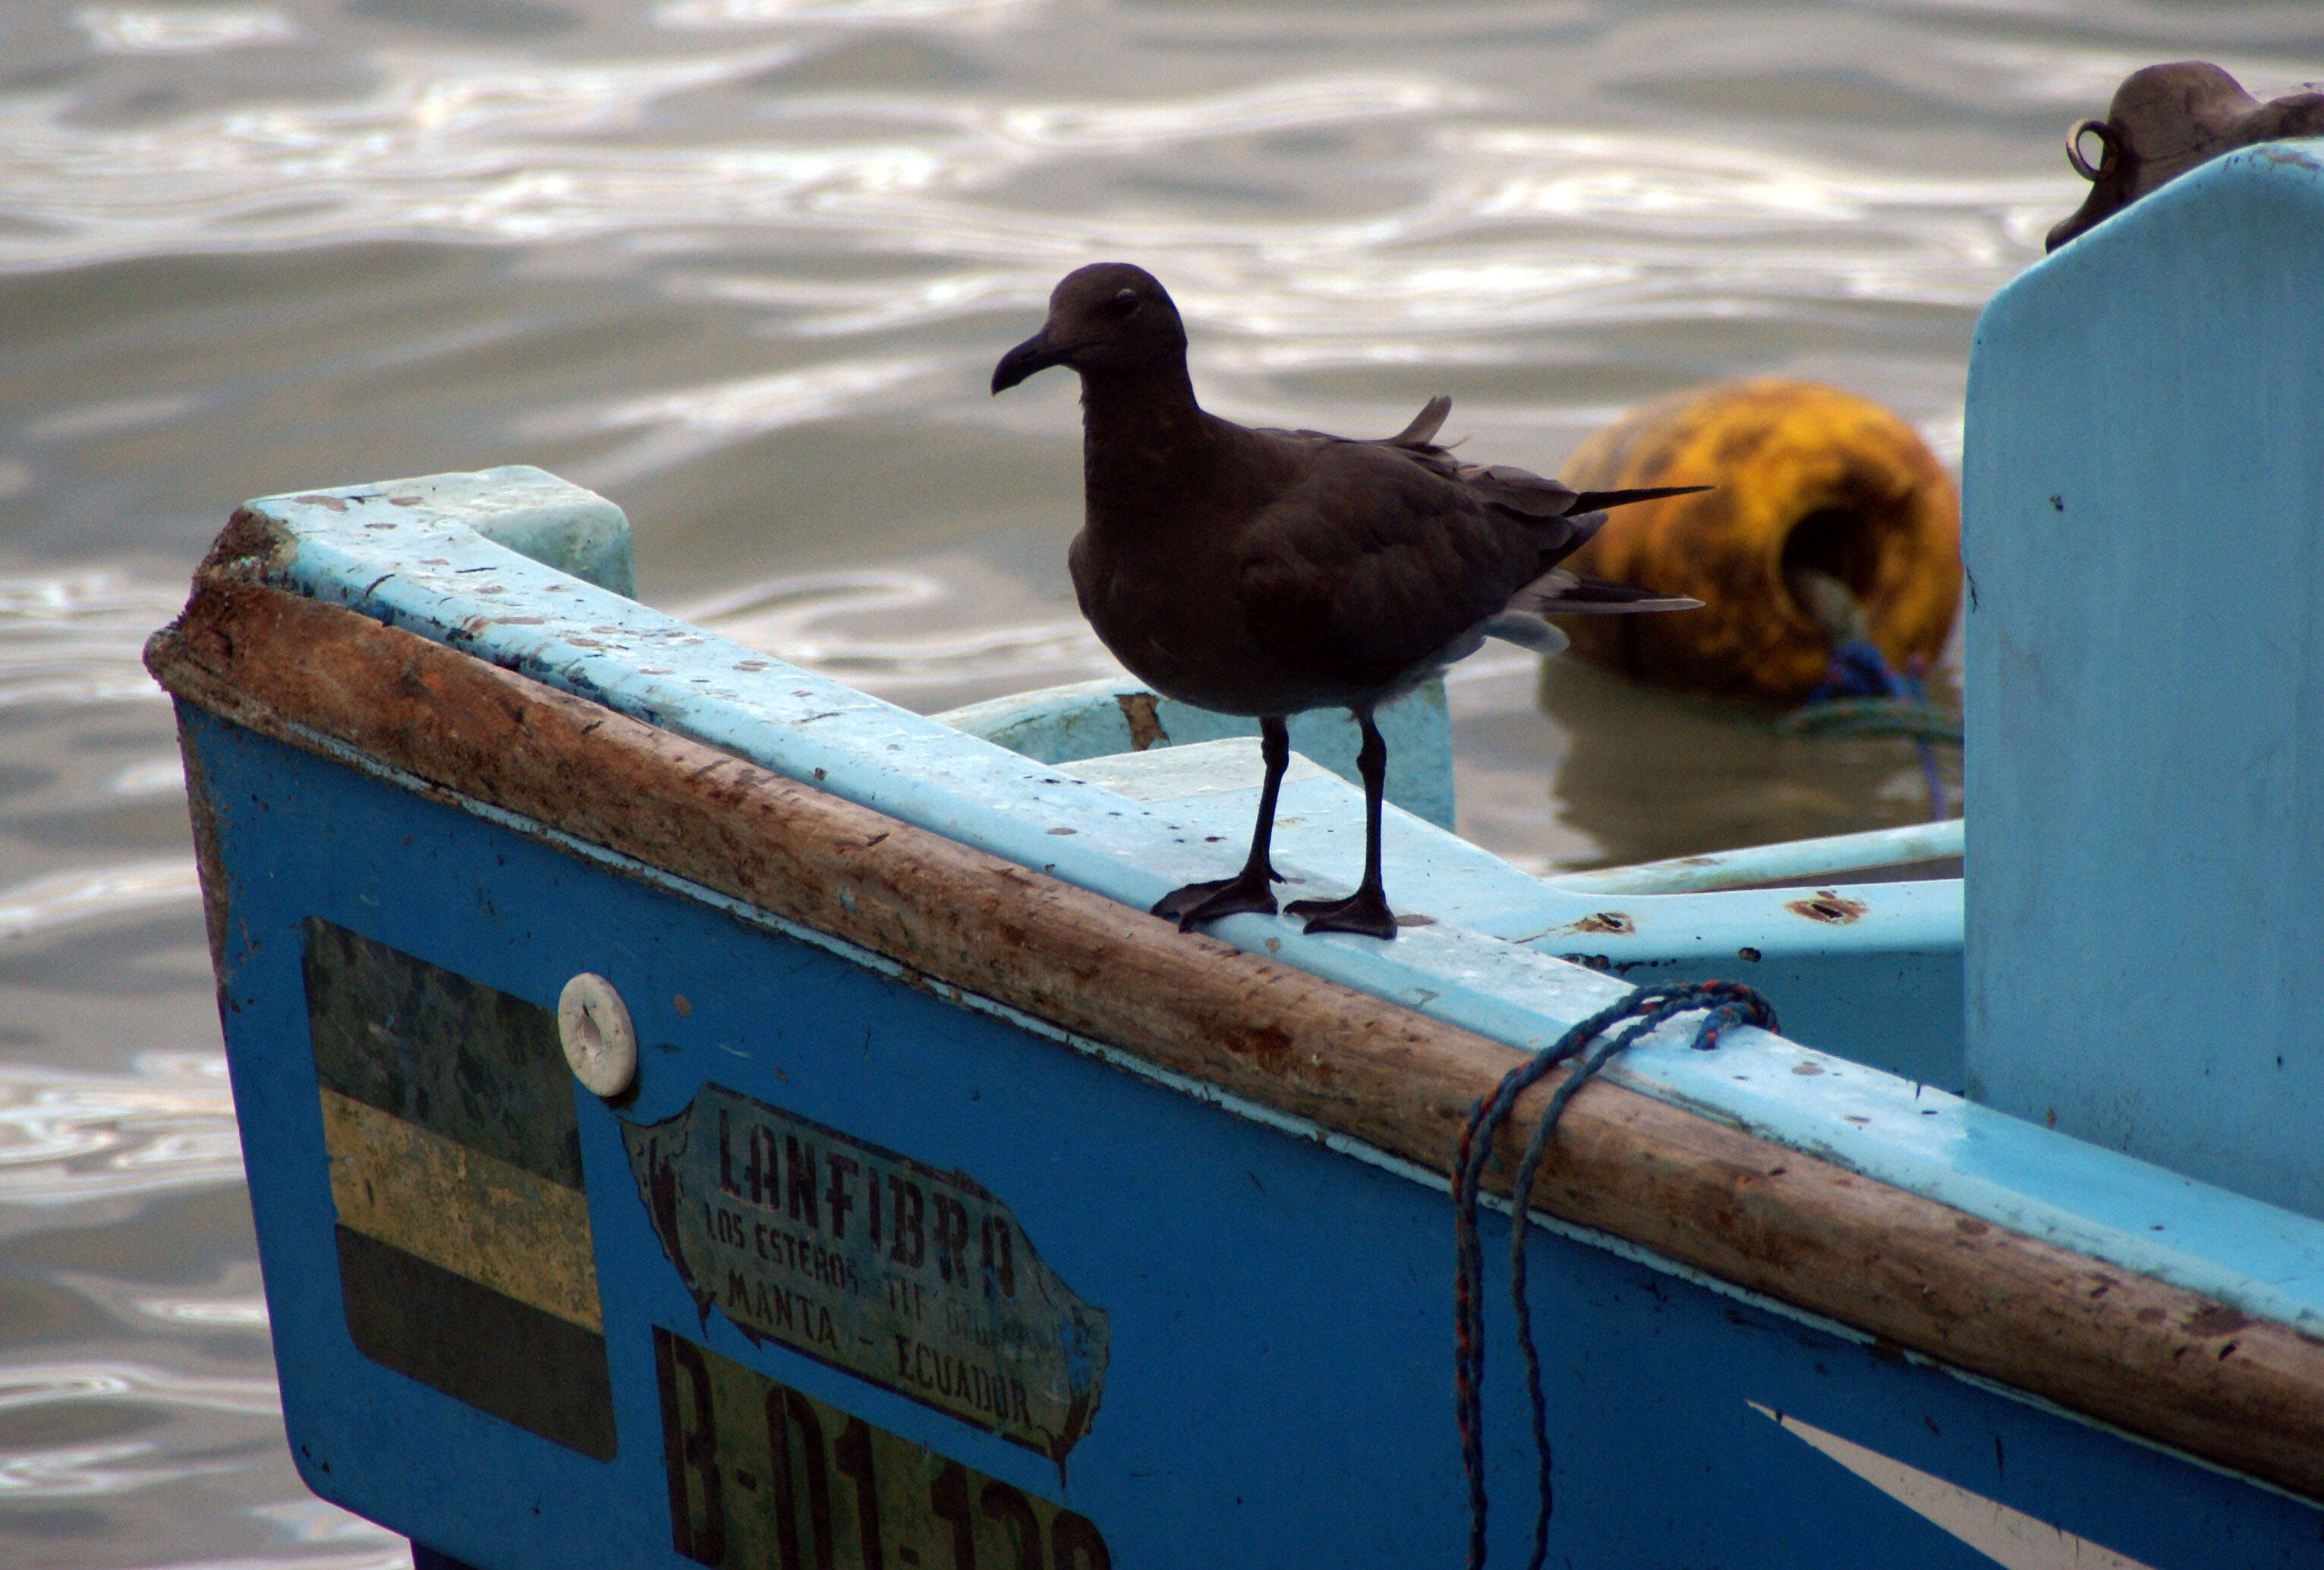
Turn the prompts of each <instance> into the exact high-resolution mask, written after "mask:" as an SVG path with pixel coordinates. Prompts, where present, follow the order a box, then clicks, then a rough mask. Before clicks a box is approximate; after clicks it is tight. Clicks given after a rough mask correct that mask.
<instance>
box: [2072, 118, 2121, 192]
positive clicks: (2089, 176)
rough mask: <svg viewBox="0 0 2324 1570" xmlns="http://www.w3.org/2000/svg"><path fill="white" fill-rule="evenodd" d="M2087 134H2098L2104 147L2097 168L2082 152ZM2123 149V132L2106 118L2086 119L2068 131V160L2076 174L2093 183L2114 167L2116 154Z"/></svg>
mask: <svg viewBox="0 0 2324 1570" xmlns="http://www.w3.org/2000/svg"><path fill="white" fill-rule="evenodd" d="M2085 136H2096V137H2097V138H2098V146H2099V147H2100V148H2101V149H2103V151H2102V152H2099V154H2098V166H2097V167H2096V168H2095V169H2094V168H2092V167H2091V166H2090V161H2089V159H2088V158H2087V157H2085V156H2084V155H2083V152H2082V138H2083V137H2085ZM2121 149H2122V134H2121V133H2120V132H2118V131H2116V129H2115V128H2114V126H2113V125H2112V124H2111V123H2110V122H2107V121H2105V120H2085V121H2083V122H2082V123H2081V124H2080V125H2077V126H2075V127H2074V128H2073V129H2072V130H2071V131H2069V132H2067V133H2066V162H2068V163H2070V164H2072V165H2073V166H2074V172H2075V173H2076V174H2079V175H2080V176H2081V177H2082V178H2083V179H2084V180H2089V181H2090V182H2091V183H2093V184H2096V183H2097V181H2098V177H2099V176H2100V175H2102V174H2104V173H2106V171H2107V170H2109V169H2111V168H2113V167H2114V161H2115V156H2116V153H2118V152H2120V151H2121Z"/></svg>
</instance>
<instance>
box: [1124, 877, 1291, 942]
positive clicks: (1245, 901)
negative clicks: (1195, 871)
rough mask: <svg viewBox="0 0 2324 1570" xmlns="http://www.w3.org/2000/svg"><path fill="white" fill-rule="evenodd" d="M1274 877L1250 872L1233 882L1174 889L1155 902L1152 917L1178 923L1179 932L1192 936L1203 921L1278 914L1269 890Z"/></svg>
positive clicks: (1209, 883)
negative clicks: (1246, 913)
mask: <svg viewBox="0 0 2324 1570" xmlns="http://www.w3.org/2000/svg"><path fill="white" fill-rule="evenodd" d="M1272 878H1273V874H1272V873H1267V872H1264V871H1262V872H1260V873H1258V874H1257V875H1253V874H1252V873H1251V872H1250V870H1249V869H1245V870H1244V871H1243V872H1240V873H1236V874H1235V875H1234V876H1233V877H1231V878H1219V879H1215V880H1213V882H1207V883H1189V884H1187V885H1186V886H1185V888H1183V889H1173V890H1171V891H1170V892H1168V893H1167V894H1165V895H1163V896H1162V897H1161V898H1160V899H1159V900H1155V901H1154V909H1153V912H1152V913H1153V914H1154V915H1157V916H1159V917H1161V918H1163V919H1165V920H1168V921H1176V923H1177V924H1178V930H1179V931H1181V932H1191V931H1193V930H1194V928H1195V927H1196V925H1198V924H1199V923H1201V922H1204V921H1215V920H1217V919H1219V918H1220V917H1222V916H1237V915H1240V914H1242V913H1243V912H1245V911H1256V912H1258V913H1259V915H1261V916H1272V915H1274V914H1275V893H1274V891H1272V890H1271V889H1269V888H1268V882H1270V881H1271V880H1272Z"/></svg>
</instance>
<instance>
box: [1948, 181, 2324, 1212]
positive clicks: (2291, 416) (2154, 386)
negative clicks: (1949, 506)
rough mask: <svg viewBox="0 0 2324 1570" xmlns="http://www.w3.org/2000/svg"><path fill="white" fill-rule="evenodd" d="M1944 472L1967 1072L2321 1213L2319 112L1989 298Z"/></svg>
mask: <svg viewBox="0 0 2324 1570" xmlns="http://www.w3.org/2000/svg"><path fill="white" fill-rule="evenodd" d="M1962 477H1963V485H1962V497H1963V502H1964V503H1965V504H1964V507H1963V513H1962V516H1963V521H1964V524H1965V527H1964V531H1963V539H1962V547H1963V554H1964V557H1965V559H1966V562H1967V566H1968V570H1969V620H1968V666H1967V695H1968V700H1969V701H1968V709H1967V712H1968V722H1969V735H1968V753H1967V758H1968V780H1967V789H1968V795H1969V799H1970V800H1971V801H1972V802H1973V803H1974V804H1975V805H1974V809H1973V811H1972V814H1971V817H1970V828H1969V836H1970V840H1971V864H1972V865H1974V866H1975V868H1976V869H1977V877H1976V879H1975V880H1974V882H1972V884H1971V887H1970V891H1969V908H1968V912H1967V914H1968V951H1967V952H1968V1004H1969V1030H1968V1047H1967V1052H1968V1069H1969V1085H1971V1087H1972V1088H1973V1090H1974V1092H1975V1094H1978V1096H1979V1097H1980V1098H1981V1099H1983V1100H1984V1101H1986V1102H1987V1103H1988V1104H1991V1105H1993V1106H1996V1107H1999V1108H2002V1109H2005V1110H2007V1111H2009V1112H2013V1113H2018V1114H2020V1115H2022V1116H2024V1117H2028V1118H2033V1119H2039V1120H2046V1119H2048V1118H2049V1117H2051V1116H2053V1115H2054V1117H2055V1119H2056V1122H2057V1126H2058V1127H2059V1128H2060V1129H2061V1130H2063V1131H2070V1132H2071V1133H2074V1134H2076V1135H2078V1136H2079V1137H2080V1138H2082V1139H2085V1140H2089V1141H2095V1142H2097V1143H2099V1144H2102V1145H2106V1146H2108V1147H2110V1148H2112V1149H2115V1150H2125V1151H2128V1152H2131V1153H2133V1154H2135V1155H2138V1156H2141V1157H2144V1158H2145V1159H2149V1160H2153V1161H2156V1162H2159V1163H2162V1164H2163V1165H2165V1166H2168V1167H2171V1168H2175V1169H2176V1170H2179V1171H2181V1172H2186V1173H2190V1174H2192V1175H2194V1176H2196V1177H2199V1178H2204V1179H2206V1180H2208V1181H2209V1182H2213V1183H2218V1184H2221V1185H2223V1186H2225V1187H2230V1188H2235V1189H2238V1190H2240V1191H2242V1192H2244V1193H2246V1194H2251V1195H2255V1196H2259V1197H2262V1198H2264V1199H2268V1200H2270V1201H2273V1202H2274V1203H2276V1204H2279V1205H2289V1206H2292V1207H2295V1208H2298V1209H2300V1210H2302V1211H2305V1212H2306V1213H2308V1214H2311V1215H2324V1009H2319V1006H2318V995H2317V962H2318V958H2319V955H2324V900H2319V898H2318V891H2319V889H2324V532H2319V521H2324V142H2308V143H2278V144H2274V145H2270V146H2265V147H2260V148H2255V149H2251V150H2248V151H2246V152H2237V153H2234V154H2232V155H2230V156H2228V157H2226V158H2222V159H2219V160H2218V161H2217V162H2212V163H2209V164H2206V165H2204V166H2202V167H2201V168H2199V169H2198V170H2195V171H2192V172H2190V173H2189V174H2187V175H2185V176H2183V177H2181V179H2179V180H2174V181H2173V182H2172V183H2171V184H2170V185H2169V186H2167V187H2165V188H2164V189H2162V190H2161V191H2158V192H2157V193H2155V194H2154V195H2153V196H2150V197H2147V198H2145V199H2143V200H2141V201H2139V202H2138V203H2137V204H2136V205H2135V206H2134V207H2132V208H2129V209H2128V210H2126V211H2125V212H2123V213H2121V214H2119V215H2117V216H2116V217H2113V218H2111V219H2109V220H2108V221H2107V223H2105V224H2103V225H2101V226H2098V228H2096V229H2094V230H2092V231H2091V232H2090V233H2089V234H2088V235H2083V236H2082V237H2081V238H2080V239H2077V240H2075V241H2074V242H2073V243H2072V244H2070V245H2067V246H2065V247H2063V248H2062V249H2061V250H2060V251H2059V252H2058V253H2057V254H2054V255H2052V256H2051V257H2049V258H2048V259H2047V260H2045V261H2043V262H2042V263H2037V264H2036V265H2035V266H2033V268H2032V269H2030V270H2029V271H2027V272H2025V273H2024V275H2023V276H2022V277H2020V278H2018V279H2017V280H2016V281H2015V282H2013V283H2011V284H2010V285H2009V286H2008V287H2007V288H2006V289H2005V290H2003V291H2001V292H2000V293H1999V294H1998V295H1997V296H1996V297H1995V298H1994V300H1993V301H1992V303H1991V304H1990V305H1988V306H1987V308H1986V310H1985V313H1984V315H1983V317H1982V318H1981V319H1980V320H1979V323H1978V331H1977V337H1976V344H1975V348H1974V351H1973V354H1972V357H1971V360H1970V368H1969V412H1968V448H1967V456H1966V459H1965V463H1964V468H1963V476H1962Z"/></svg>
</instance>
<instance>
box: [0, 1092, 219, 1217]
mask: <svg viewBox="0 0 2324 1570" xmlns="http://www.w3.org/2000/svg"><path fill="white" fill-rule="evenodd" d="M241 1180H242V1141H241V1137H240V1133H239V1127H238V1125H237V1124H236V1122H235V1113H234V1096H233V1092H232V1091H231V1089H230V1088H229V1087H228V1085H227V1082H226V1058H225V1057H224V1056H222V1055H218V1054H209V1053H191V1052H148V1053H142V1054H140V1055H139V1056H138V1057H137V1059H136V1062H135V1067H134V1072H131V1073H128V1074H93V1073H86V1072H75V1071H72V1070H69V1069H62V1068H55V1067H47V1066H45V1065H42V1064H36V1063H21V1062H20V1063H0V1234H6V1233H17V1232H22V1231H24V1230H27V1229H28V1228H30V1227H32V1226H33V1225H45V1224H46V1223H45V1222H42V1221H41V1220H40V1219H39V1213H42V1212H49V1211H56V1210H60V1209H63V1208H66V1207H71V1206H83V1205H97V1206H99V1207H100V1208H103V1209H106V1211H107V1212H108V1213H113V1212H116V1211H117V1210H118V1208H119V1205H120V1203H121V1202H123V1201H143V1200H144V1199H146V1198H148V1197H150V1196H154V1195H157V1194H161V1193H167V1192H175V1191H182V1190H188V1189H194V1188H206V1187H215V1186H217V1185H219V1184H229V1183H238V1182H240V1181H241ZM80 1224H94V1223H93V1222H90V1221H87V1220H84V1221H83V1222H82V1223H80Z"/></svg>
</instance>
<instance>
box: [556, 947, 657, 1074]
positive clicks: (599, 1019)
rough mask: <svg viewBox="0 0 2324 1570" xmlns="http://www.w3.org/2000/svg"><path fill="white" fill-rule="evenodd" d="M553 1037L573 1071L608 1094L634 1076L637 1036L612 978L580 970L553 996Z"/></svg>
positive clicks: (636, 1064) (628, 1012) (636, 1061)
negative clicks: (554, 1035) (554, 1027)
mask: <svg viewBox="0 0 2324 1570" xmlns="http://www.w3.org/2000/svg"><path fill="white" fill-rule="evenodd" d="M557 1039H558V1045H560V1046H562V1047H563V1048H565V1061H566V1063H567V1065H568V1066H569V1067H571V1068H572V1070H573V1077H574V1078H576V1079H577V1080H579V1081H580V1082H581V1083H582V1084H583V1085H586V1087H588V1088H589V1089H590V1090H592V1091H594V1092H595V1093H596V1094H599V1095H602V1096H604V1097H606V1098H608V1099H611V1098H612V1097H613V1096H617V1095H620V1094H622V1092H623V1091H626V1090H627V1089H629V1088H630V1086H631V1085H632V1084H633V1083H635V1081H636V1079H637V1077H638V1036H637V1032H636V1030H632V1028H631V1025H630V1011H629V1008H628V1006H627V1005H626V1004H624V1003H623V1002H622V994H621V993H617V992H615V991H614V990H613V983H612V982H609V981H607V980H606V979H605V978H604V976H601V975H598V974H595V973H594V972H591V971H586V970H585V971H583V972H582V973H581V974H579V975H576V976H575V977H574V978H573V979H572V980H571V981H569V982H567V983H566V984H565V990H564V991H563V992H561V993H558V996H557Z"/></svg>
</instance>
